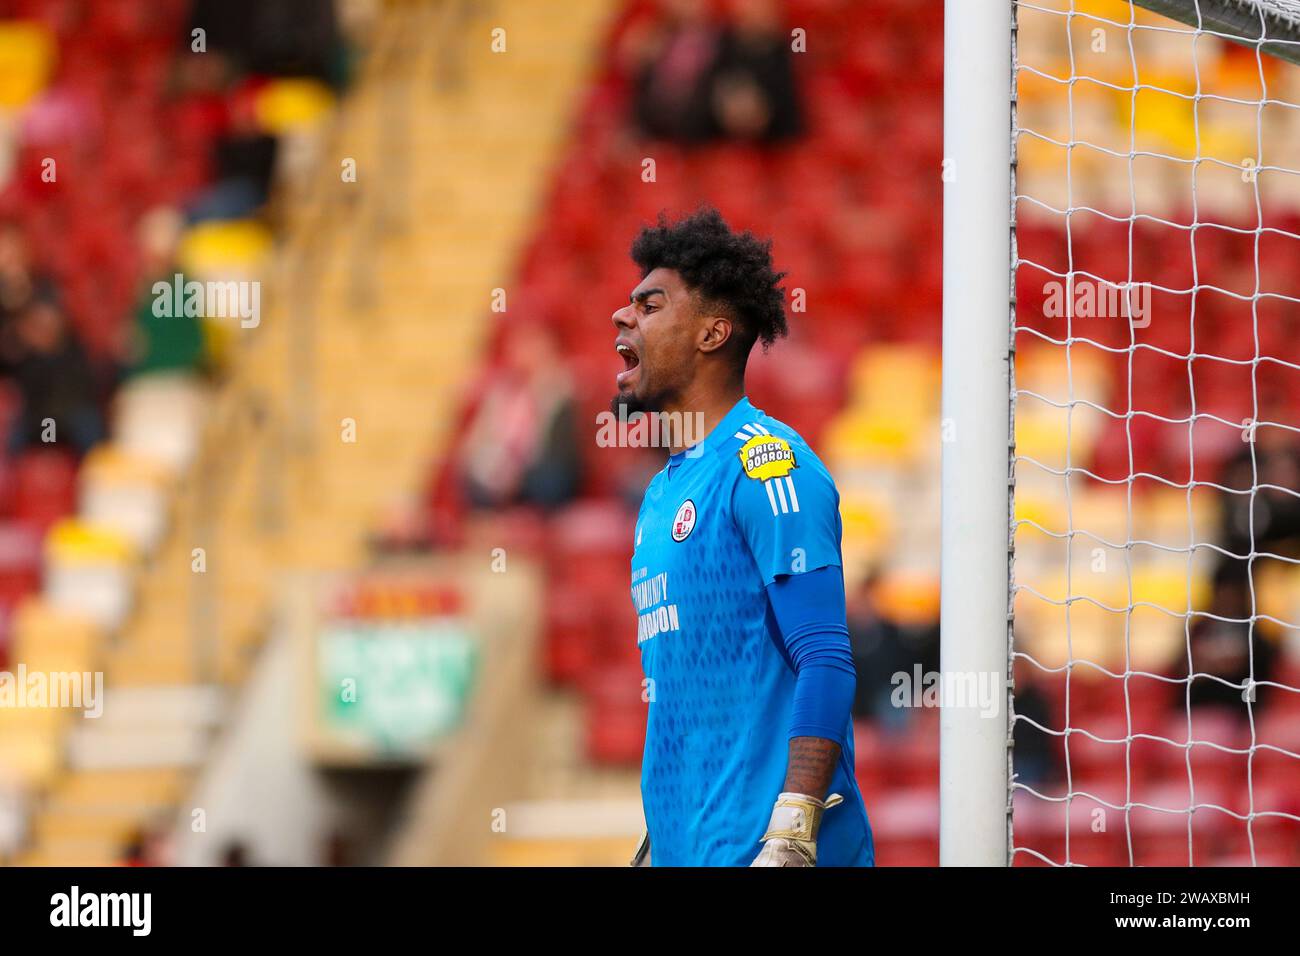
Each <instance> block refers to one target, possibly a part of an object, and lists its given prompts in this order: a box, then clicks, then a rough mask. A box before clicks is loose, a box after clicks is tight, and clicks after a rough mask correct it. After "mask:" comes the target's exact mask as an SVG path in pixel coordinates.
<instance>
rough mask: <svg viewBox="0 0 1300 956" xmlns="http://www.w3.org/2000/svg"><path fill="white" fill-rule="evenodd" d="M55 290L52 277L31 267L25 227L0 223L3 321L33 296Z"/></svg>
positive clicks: (50, 295)
mask: <svg viewBox="0 0 1300 956" xmlns="http://www.w3.org/2000/svg"><path fill="white" fill-rule="evenodd" d="M54 294H55V287H54V283H53V281H52V280H51V279H50V278H49V277H48V276H45V275H42V274H40V273H39V272H36V271H35V270H34V269H33V267H32V260H31V252H30V250H29V248H28V244H27V237H26V236H25V235H24V234H23V230H22V227H21V226H19V225H18V224H17V223H14V222H6V223H0V322H3V323H5V324H7V323H8V322H9V320H11V319H12V318H13V317H14V316H16V315H17V314H18V313H19V312H21V311H22V310H23V309H25V308H26V307H27V306H28V304H30V303H31V302H32V301H33V300H35V299H41V298H53V296H54Z"/></svg>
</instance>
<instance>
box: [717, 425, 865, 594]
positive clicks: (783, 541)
mask: <svg viewBox="0 0 1300 956" xmlns="http://www.w3.org/2000/svg"><path fill="white" fill-rule="evenodd" d="M785 447H786V448H788V447H789V446H788V444H787V445H785ZM755 474H757V475H764V477H761V478H760V477H754V476H752V475H751V473H750V472H748V471H745V470H743V469H742V471H741V474H740V476H739V477H738V478H737V479H736V489H735V491H734V493H733V494H732V506H731V507H732V514H733V516H734V517H735V520H736V525H737V526H738V527H739V528H740V533H741V536H742V537H743V538H744V539H745V543H746V544H747V545H748V546H749V552H750V554H751V555H753V558H754V563H755V564H757V565H758V572H759V574H760V575H761V576H762V578H763V584H764V586H766V585H769V584H771V583H772V582H773V581H774V580H776V578H777V577H778V576H780V575H783V574H801V573H803V572H805V571H815V570H817V569H818V568H822V567H826V566H827V565H834V566H836V567H839V565H840V502H839V492H837V491H836V490H835V482H834V481H832V480H831V476H830V475H829V474H828V473H827V472H826V471H825V469H823V468H821V467H820V465H819V464H818V463H816V462H811V463H807V464H804V465H800V464H798V462H797V461H796V463H795V466H794V467H791V468H788V469H787V470H786V471H785V473H784V474H777V475H773V476H771V477H766V475H765V473H763V472H755ZM842 607H843V605H841V608H842Z"/></svg>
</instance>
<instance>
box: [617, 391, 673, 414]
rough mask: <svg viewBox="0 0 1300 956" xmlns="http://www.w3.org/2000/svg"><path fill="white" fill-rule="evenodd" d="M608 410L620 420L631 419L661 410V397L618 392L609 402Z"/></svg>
mask: <svg viewBox="0 0 1300 956" xmlns="http://www.w3.org/2000/svg"><path fill="white" fill-rule="evenodd" d="M609 410H610V411H611V412H613V413H614V414H615V415H618V416H620V417H621V418H625V419H626V418H631V417H632V416H633V415H647V414H650V413H652V412H658V411H662V410H663V396H662V395H659V394H656V395H647V396H641V395H634V394H632V393H631V392H628V393H626V394H625V393H623V392H619V393H618V394H617V395H615V396H614V397H613V398H611V399H610V400H609Z"/></svg>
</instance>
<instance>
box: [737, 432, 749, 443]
mask: <svg viewBox="0 0 1300 956" xmlns="http://www.w3.org/2000/svg"><path fill="white" fill-rule="evenodd" d="M735 437H737V438H739V439H740V440H741V441H749V436H748V435H746V434H745V433H744V432H736V436H735Z"/></svg>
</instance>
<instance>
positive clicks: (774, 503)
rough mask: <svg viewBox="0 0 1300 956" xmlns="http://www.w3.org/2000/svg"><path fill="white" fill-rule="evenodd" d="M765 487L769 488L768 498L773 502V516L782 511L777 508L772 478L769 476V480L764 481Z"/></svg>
mask: <svg viewBox="0 0 1300 956" xmlns="http://www.w3.org/2000/svg"><path fill="white" fill-rule="evenodd" d="M763 487H764V488H766V489H767V500H768V501H770V502H771V503H772V514H773V516H775V515H777V514H780V512H778V511H777V510H776V495H774V494H772V479H771V478H769V479H768V480H767V481H765V482H763Z"/></svg>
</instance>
